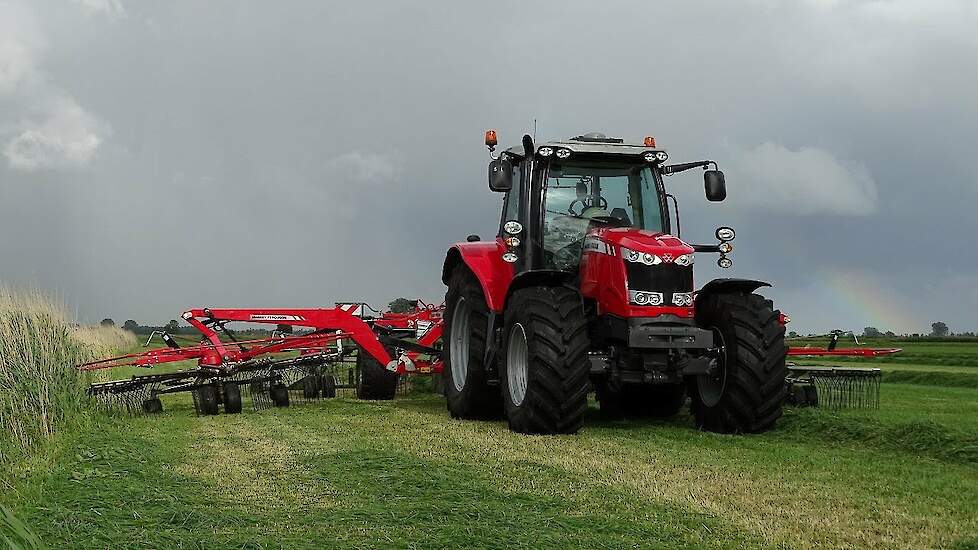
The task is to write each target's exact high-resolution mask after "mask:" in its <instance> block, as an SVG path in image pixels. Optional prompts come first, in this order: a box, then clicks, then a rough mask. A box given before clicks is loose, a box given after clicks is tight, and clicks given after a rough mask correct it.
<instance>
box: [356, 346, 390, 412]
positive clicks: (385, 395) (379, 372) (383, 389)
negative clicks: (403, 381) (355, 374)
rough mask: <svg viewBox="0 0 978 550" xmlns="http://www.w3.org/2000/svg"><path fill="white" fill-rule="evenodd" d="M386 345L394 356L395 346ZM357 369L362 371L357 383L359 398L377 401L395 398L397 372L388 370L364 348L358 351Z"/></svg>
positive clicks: (388, 351)
mask: <svg viewBox="0 0 978 550" xmlns="http://www.w3.org/2000/svg"><path fill="white" fill-rule="evenodd" d="M384 347H385V349H387V353H388V354H390V356H391V357H393V356H394V350H393V348H388V347H387V346H384ZM357 370H358V371H359V372H360V381H359V382H358V383H357V397H358V398H360V399H370V400H375V401H390V400H391V399H394V394H395V393H397V380H398V375H397V373H395V372H391V371H389V370H387V369H386V368H385V366H384V365H381V364H380V362H379V361H377V360H376V359H374V358H373V357H371V356H370V354H369V353H367V352H366V351H364V350H363V348H360V350H359V351H357Z"/></svg>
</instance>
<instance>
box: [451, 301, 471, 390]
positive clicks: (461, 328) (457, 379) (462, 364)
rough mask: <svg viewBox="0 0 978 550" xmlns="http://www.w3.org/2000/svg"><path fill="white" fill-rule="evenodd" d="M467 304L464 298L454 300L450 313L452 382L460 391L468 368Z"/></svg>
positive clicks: (463, 385)
mask: <svg viewBox="0 0 978 550" xmlns="http://www.w3.org/2000/svg"><path fill="white" fill-rule="evenodd" d="M469 317H470V315H469V304H468V302H466V301H465V298H459V299H458V301H457V302H455V312H454V313H452V335H451V339H452V342H451V350H450V351H451V354H452V383H453V384H455V389H456V390H458V391H462V388H464V387H465V375H466V373H467V372H468V370H469V368H468V367H469Z"/></svg>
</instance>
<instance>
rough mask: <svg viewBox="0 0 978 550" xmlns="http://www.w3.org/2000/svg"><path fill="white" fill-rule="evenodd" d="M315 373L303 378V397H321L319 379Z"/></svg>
mask: <svg viewBox="0 0 978 550" xmlns="http://www.w3.org/2000/svg"><path fill="white" fill-rule="evenodd" d="M316 378H317V377H316V375H315V374H309V375H306V376H305V377H303V379H302V397H305V398H306V399H315V398H317V397H319V380H317V379H316Z"/></svg>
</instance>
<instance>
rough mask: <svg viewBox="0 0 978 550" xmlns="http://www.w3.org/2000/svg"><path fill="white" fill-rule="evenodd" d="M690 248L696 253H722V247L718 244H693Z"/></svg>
mask: <svg viewBox="0 0 978 550" xmlns="http://www.w3.org/2000/svg"><path fill="white" fill-rule="evenodd" d="M690 246H692V247H693V251H695V252H716V253H719V252H720V245H718V244H691V245H690Z"/></svg>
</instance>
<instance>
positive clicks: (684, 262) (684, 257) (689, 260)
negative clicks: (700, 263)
mask: <svg viewBox="0 0 978 550" xmlns="http://www.w3.org/2000/svg"><path fill="white" fill-rule="evenodd" d="M676 265H680V266H683V267H686V266H690V265H693V255H692V254H680V255H679V256H678V257H677V258H676Z"/></svg>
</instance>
